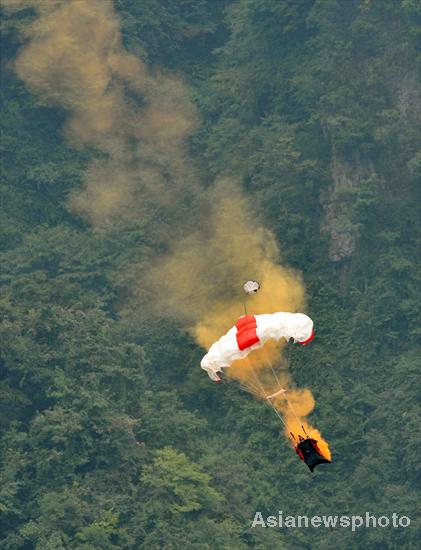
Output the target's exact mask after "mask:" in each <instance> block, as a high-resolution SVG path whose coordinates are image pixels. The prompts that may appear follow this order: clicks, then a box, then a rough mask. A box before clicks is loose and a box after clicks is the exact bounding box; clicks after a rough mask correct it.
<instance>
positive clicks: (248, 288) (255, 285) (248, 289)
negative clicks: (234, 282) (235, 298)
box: [243, 281, 260, 294]
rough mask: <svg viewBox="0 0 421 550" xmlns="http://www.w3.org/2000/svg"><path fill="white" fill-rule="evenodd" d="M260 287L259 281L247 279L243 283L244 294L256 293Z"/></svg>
mask: <svg viewBox="0 0 421 550" xmlns="http://www.w3.org/2000/svg"><path fill="white" fill-rule="evenodd" d="M259 289H260V283H259V282H257V281H247V282H246V283H244V284H243V290H244V292H245V293H246V294H256V292H257V291H258V290H259Z"/></svg>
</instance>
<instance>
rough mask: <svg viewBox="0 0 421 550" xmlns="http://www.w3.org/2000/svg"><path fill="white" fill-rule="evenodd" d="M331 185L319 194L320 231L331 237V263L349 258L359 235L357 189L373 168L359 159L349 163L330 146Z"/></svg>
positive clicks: (371, 172)
mask: <svg viewBox="0 0 421 550" xmlns="http://www.w3.org/2000/svg"><path fill="white" fill-rule="evenodd" d="M330 172H331V176H332V185H331V186H330V188H329V189H328V190H327V192H326V193H325V194H324V195H323V196H322V206H323V208H324V211H325V218H324V222H323V225H322V231H324V232H325V233H327V234H328V235H329V238H330V245H329V258H330V260H331V261H332V262H339V261H341V260H344V259H347V258H351V256H352V254H353V252H354V250H355V246H356V239H357V236H358V225H357V224H356V223H355V221H354V220H353V217H354V216H353V213H354V205H355V201H356V200H357V191H358V188H359V186H360V183H361V182H362V181H363V179H366V178H367V177H368V176H369V175H370V174H373V172H374V170H373V167H372V166H370V165H368V164H367V163H365V164H364V163H362V162H361V161H360V160H359V159H358V158H357V159H356V160H355V163H353V164H352V165H351V164H350V163H349V162H348V161H345V160H344V159H343V158H341V157H340V156H339V155H338V154H337V152H336V150H335V148H334V147H333V148H332V160H331V164H330Z"/></svg>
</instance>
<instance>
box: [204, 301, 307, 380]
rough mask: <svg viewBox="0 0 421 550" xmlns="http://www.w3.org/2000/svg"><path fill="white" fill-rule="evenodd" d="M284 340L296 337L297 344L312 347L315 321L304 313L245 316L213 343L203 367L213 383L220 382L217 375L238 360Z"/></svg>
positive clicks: (205, 357)
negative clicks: (267, 345)
mask: <svg viewBox="0 0 421 550" xmlns="http://www.w3.org/2000/svg"><path fill="white" fill-rule="evenodd" d="M280 338H285V339H286V340H289V339H290V338H293V339H294V342H295V343H297V344H301V345H305V344H308V343H309V342H311V340H313V338H314V331H313V321H312V320H311V319H310V317H307V315H304V314H303V313H285V312H278V313H267V314H263V315H243V316H242V317H240V318H239V319H238V321H237V323H236V325H235V326H234V327H232V328H231V329H230V330H229V331H228V332H227V333H226V334H225V335H224V336H222V337H221V338H220V339H219V340H218V341H217V342H215V343H214V344H212V346H211V347H210V349H209V351H208V353H207V354H206V355H205V356H204V357H203V359H202V361H201V363H200V366H201V367H202V369H204V370H205V371H206V372H207V373H208V375H209V377H210V378H211V379H212V380H214V381H215V382H220V380H221V379H220V377H219V376H218V374H217V373H218V372H222V369H223V368H227V367H229V366H230V365H231V363H232V362H233V361H236V360H237V359H244V357H247V355H249V353H251V352H252V351H253V350H255V349H258V348H261V347H262V346H264V345H265V343H266V342H267V341H268V340H271V339H273V340H279V339H280Z"/></svg>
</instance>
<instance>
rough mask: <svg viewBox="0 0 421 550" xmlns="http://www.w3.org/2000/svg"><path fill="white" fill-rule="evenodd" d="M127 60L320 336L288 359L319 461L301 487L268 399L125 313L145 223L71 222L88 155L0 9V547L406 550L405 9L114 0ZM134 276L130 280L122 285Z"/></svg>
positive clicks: (411, 299)
mask: <svg viewBox="0 0 421 550" xmlns="http://www.w3.org/2000/svg"><path fill="white" fill-rule="evenodd" d="M115 7H116V9H117V10H118V12H119V14H120V16H121V18H122V32H123V35H124V40H125V46H126V47H127V48H128V49H129V50H130V51H133V52H135V53H136V54H137V55H141V56H142V57H143V59H145V60H146V61H147V62H148V63H149V64H150V65H151V66H155V65H156V66H160V67H164V68H167V69H169V70H171V71H178V72H181V73H182V74H183V76H184V78H185V79H186V80H187V81H188V83H189V85H190V87H191V90H192V94H193V96H194V99H195V102H196V104H197V107H198V109H199V112H200V114H201V119H202V120H201V125H200V128H199V129H198V131H197V132H196V133H195V135H194V137H193V138H192V140H191V144H190V146H191V150H192V155H193V159H194V161H195V162H196V163H197V165H198V166H200V167H201V170H202V172H203V174H204V178H207V179H208V184H209V185H212V181H213V180H214V178H215V177H217V176H220V175H222V174H234V175H235V176H236V177H238V176H240V177H241V178H242V180H243V182H244V187H245V189H246V191H247V193H248V194H249V195H250V196H252V197H253V200H254V201H255V204H256V208H258V209H259V210H260V211H261V212H262V215H263V217H264V220H265V223H266V225H267V226H269V227H270V228H272V230H273V231H274V233H275V234H276V237H277V239H278V241H279V244H280V246H281V249H282V253H283V258H284V260H285V262H286V263H288V264H289V265H291V266H293V267H295V268H297V269H299V270H300V271H301V272H302V273H303V276H304V281H305V284H306V288H307V292H308V297H309V311H310V314H311V316H312V317H313V318H314V319H315V320H316V324H317V328H318V339H317V340H316V342H315V343H314V345H313V346H312V347H311V348H308V349H306V352H305V353H299V352H298V353H291V354H290V355H291V357H290V360H291V362H292V365H291V368H292V370H293V373H294V378H295V380H296V382H297V383H298V385H302V386H305V385H308V386H309V387H311V388H312V390H313V391H314V393H315V395H316V398H317V402H318V406H317V409H316V411H315V415H314V419H315V423H316V424H317V426H318V427H320V429H321V430H322V431H323V433H324V434H326V436H327V438H328V440H329V441H330V444H331V448H332V452H333V459H334V462H333V463H332V464H331V465H330V466H329V467H323V466H322V467H320V469H319V470H318V471H316V473H315V474H314V475H313V476H311V475H310V474H309V472H308V470H307V469H306V468H305V467H304V465H303V464H302V463H301V462H300V461H299V460H297V458H296V457H295V456H294V453H293V452H291V449H290V448H289V447H288V445H287V443H286V442H285V441H284V439H283V438H282V437H281V436H280V434H279V425H278V424H277V422H276V418H272V416H271V415H270V411H269V410H267V409H266V408H265V407H264V406H263V405H262V404H261V403H259V402H257V401H254V400H252V399H251V398H250V396H248V395H247V394H240V393H239V392H238V391H237V390H236V389H235V388H233V387H231V386H230V385H224V386H222V387H214V385H212V384H210V383H208V380H207V379H206V376H204V375H203V373H202V372H199V371H200V369H199V368H198V362H199V360H200V357H201V354H202V350H200V349H199V348H197V346H196V345H195V344H194V342H193V341H192V339H191V337H190V336H189V335H188V334H187V333H186V332H185V330H184V329H183V327H181V326H178V325H177V324H174V323H173V322H172V321H169V320H166V319H157V320H154V321H153V323H152V325H151V326H149V327H145V326H144V325H140V326H139V325H137V324H135V323H133V322H131V320H130V315H122V314H121V313H120V311H121V307H120V306H121V304H124V303H125V301H127V300H129V299H130V297H129V293H128V290H127V288H126V278H127V271H128V270H130V266H131V265H133V263H134V262H136V261H138V262H141V261H142V257H143V254H144V252H145V251H146V250H147V248H148V247H149V246H151V244H150V240H151V236H150V234H149V232H148V227H147V224H146V225H145V224H143V225H142V224H136V225H133V226H131V227H127V226H125V227H124V228H116V229H115V230H113V231H110V232H106V233H100V232H93V231H92V230H91V228H90V227H89V226H88V225H86V224H84V223H83V222H82V221H81V220H80V218H78V217H76V216H74V215H73V214H71V213H70V212H69V210H68V209H67V206H66V204H67V197H68V195H69V192H70V191H71V190H72V189H73V188H75V187H77V186H78V185H79V184H80V179H81V174H82V173H83V171H84V168H85V166H86V162H87V161H88V159H89V155H90V154H91V153H90V152H89V151H87V150H76V149H73V148H71V147H70V145H69V144H68V143H66V142H65V141H64V140H63V137H62V134H61V126H62V122H63V117H64V116H65V114H64V113H63V112H62V111H61V110H60V109H54V108H52V107H46V106H40V105H39V103H38V102H37V100H36V98H35V97H33V96H32V95H31V93H30V92H29V91H28V89H27V88H26V87H25V84H24V83H23V82H21V81H19V80H18V79H17V77H16V75H15V74H14V72H13V71H12V70H11V69H10V60H11V59H13V57H14V56H15V55H16V51H17V49H18V48H19V45H20V38H19V37H18V35H17V33H16V27H17V26H18V25H19V21H20V18H22V17H28V14H27V12H24V13H23V15H22V14H19V15H13V16H10V17H4V18H3V35H2V51H3V60H2V98H1V101H2V113H3V116H2V120H3V134H2V137H1V146H2V180H1V191H2V199H1V200H2V219H1V228H2V241H1V260H0V261H1V267H2V270H1V271H2V275H1V291H2V294H1V304H0V308H1V318H2V322H1V325H0V339H1V356H0V361H1V363H0V369H1V371H0V398H1V399H0V422H1V428H2V436H1V440H0V448H1V456H2V469H1V478H0V480H1V481H0V533H1V537H2V538H1V543H0V545H1V547H2V548H5V549H9V550H12V549H13V550H14V549H18V548H20V549H25V550H29V549H37V550H44V549H48V550H59V549H60V550H61V549H65V548H66V549H67V548H69V549H75V550H76V549H77V550H99V549H104V550H111V549H117V548H122V549H141V548H144V549H148V550H151V549H158V548H159V549H160V548H166V549H174V550H175V549H177V550H178V549H197V550H199V549H200V550H202V549H203V550H205V549H229V550H231V549H232V550H239V549H242V548H248V547H250V548H261V549H266V548H279V549H283V548H285V549H293V548H298V547H299V548H316V547H320V548H344V549H345V548H364V549H379V550H380V549H382V550H384V549H387V548H390V549H392V548H397V547H401V548H408V549H410V548H413V549H415V548H417V547H418V545H417V543H418V540H419V538H418V537H419V531H418V532H417V526H416V510H417V493H416V489H417V483H419V467H420V466H419V460H418V447H419V415H418V413H419V411H418V406H417V403H418V399H419V394H418V391H417V387H416V367H417V358H418V357H417V355H418V352H419V350H417V347H416V346H417V313H418V309H417V306H418V304H417V290H418V289H419V281H418V280H417V257H418V256H417V254H418V249H417V243H418V241H417V223H418V222H419V210H418V208H417V201H418V200H419V196H418V192H417V191H418V190H417V185H416V184H417V183H419V176H420V171H421V156H420V153H419V145H420V140H419V122H420V102H419V95H418V93H419V91H418V89H417V88H418V85H419V72H418V71H419V67H418V65H417V61H418V59H419V57H417V55H419V53H418V52H417V46H418V45H419V41H420V5H419V2H417V0H283V1H276V0H236V1H229V0H224V1H222V0H221V1H218V2H214V1H213V0H199V1H197V0H183V1H180V2H170V1H167V0H148V1H140V0H135V1H133V0H117V1H116V2H115ZM122 273H125V276H123V275H122ZM257 510H258V511H261V512H262V513H263V514H271V513H272V514H277V512H278V510H282V511H283V512H284V514H290V515H298V514H299V515H308V516H313V515H322V514H335V513H336V514H360V515H364V514H365V512H366V511H369V512H370V513H371V514H375V515H377V516H381V515H386V516H391V515H392V513H394V512H395V513H397V514H400V515H406V516H408V517H410V518H411V519H412V524H411V526H410V527H408V528H406V529H393V528H384V529H382V528H377V529H364V528H362V529H360V530H358V531H356V532H355V533H353V532H351V530H350V529H323V528H319V529H316V528H309V529H283V530H279V529H263V528H255V529H251V522H252V519H253V517H254V513H255V511H257Z"/></svg>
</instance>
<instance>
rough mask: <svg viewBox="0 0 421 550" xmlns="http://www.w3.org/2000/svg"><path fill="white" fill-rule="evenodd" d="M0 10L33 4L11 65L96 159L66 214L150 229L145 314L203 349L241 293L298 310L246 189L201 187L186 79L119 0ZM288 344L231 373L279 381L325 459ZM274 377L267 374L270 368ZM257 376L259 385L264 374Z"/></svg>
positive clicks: (269, 308) (292, 418) (294, 290)
mask: <svg viewBox="0 0 421 550" xmlns="http://www.w3.org/2000/svg"><path fill="white" fill-rule="evenodd" d="M2 4H3V8H4V9H5V10H6V11H8V12H12V11H16V10H19V9H21V8H32V9H33V10H34V11H35V13H36V17H35V19H34V20H33V21H32V22H31V23H30V24H28V25H27V26H26V28H25V30H24V39H25V43H24V45H23V47H22V49H21V50H20V52H19V54H18V56H17V59H16V62H15V68H16V72H17V74H18V76H19V77H20V78H21V79H22V80H23V81H24V82H25V83H26V85H27V86H28V87H29V89H30V90H31V91H32V93H33V94H34V95H35V96H36V97H37V98H38V100H39V102H40V103H42V104H44V105H51V106H56V107H59V108H61V109H64V110H65V112H66V114H67V116H66V123H65V126H64V128H63V135H64V137H65V139H66V140H68V142H69V143H70V144H71V145H72V146H74V147H77V148H84V147H89V148H90V149H91V150H92V152H93V160H92V162H91V163H90V165H89V166H88V168H87V170H86V173H85V176H84V181H83V185H82V186H81V188H80V189H78V190H76V191H75V192H74V193H73V194H72V196H71V197H70V199H69V208H70V209H71V210H72V211H73V212H74V213H75V214H78V215H80V216H82V217H84V218H85V219H86V220H88V221H89V222H90V223H91V225H92V227H93V228H94V230H106V229H107V228H109V227H113V226H115V225H116V224H128V223H131V222H139V221H141V223H143V224H144V226H145V227H147V228H148V229H149V231H150V232H152V233H153V234H154V242H155V244H156V247H157V249H159V250H165V253H162V252H161V253H156V255H155V257H154V258H152V261H150V262H149V264H148V267H147V268H145V266H140V270H142V283H141V284H140V283H139V284H138V285H137V286H136V288H135V289H133V290H134V293H135V294H136V295H137V299H138V302H139V303H140V304H141V303H142V301H145V300H146V301H147V302H148V306H149V307H148V311H151V309H153V310H154V311H155V314H156V315H161V316H162V315H165V316H173V317H174V318H176V319H177V320H179V321H180V322H181V323H183V325H184V326H186V327H187V328H188V329H189V330H190V331H191V333H192V334H193V335H194V336H195V338H196V340H197V342H198V343H199V344H200V345H202V346H203V347H205V348H206V347H209V345H210V344H211V343H212V342H213V341H214V340H216V339H218V338H219V337H220V336H221V334H223V333H224V332H226V330H227V329H228V328H229V327H230V326H232V324H233V323H234V322H235V320H236V319H237V318H238V317H239V316H240V315H242V314H243V310H242V308H243V305H242V298H243V296H242V295H241V294H240V292H242V290H241V286H242V284H243V283H244V281H246V280H247V279H250V278H252V279H257V280H259V281H260V283H261V284H262V290H261V292H260V293H258V294H257V295H256V296H255V297H254V299H253V302H252V304H250V307H252V309H253V311H252V312H253V313H271V312H275V311H297V310H302V309H303V308H304V306H305V303H304V289H303V285H302V281H301V279H300V277H299V276H298V275H297V273H294V272H293V271H291V270H289V269H287V268H285V267H282V266H281V264H280V257H279V251H278V249H277V246H276V243H275V239H274V237H273V235H272V234H271V233H270V232H269V231H268V230H267V229H265V228H263V227H262V224H261V223H260V222H259V219H258V216H256V215H255V210H256V208H255V205H254V204H253V201H252V199H251V198H249V197H246V196H245V195H244V193H243V191H242V190H241V186H240V185H239V184H238V182H235V181H233V180H232V179H231V180H227V179H225V180H224V179H221V180H220V181H218V182H216V183H215V184H214V185H213V186H212V187H211V189H210V190H206V189H205V187H204V186H203V185H202V184H201V183H200V180H199V178H198V175H197V171H196V169H195V167H194V165H193V163H192V160H191V158H190V157H189V153H188V147H187V140H188V137H189V136H190V135H191V134H192V132H193V131H194V130H195V129H196V128H197V126H198V124H199V117H198V115H197V113H196V110H195V107H194V105H193V103H192V101H191V99H190V98H189V90H188V88H187V87H186V86H185V85H184V83H183V81H182V79H181V78H179V77H178V76H175V75H170V74H166V73H165V72H163V71H156V70H152V69H151V68H149V67H148V66H146V64H145V63H144V62H143V61H142V60H141V59H139V58H137V57H135V56H134V55H132V54H130V53H129V52H128V51H127V50H126V49H125V48H124V46H123V42H122V36H121V32H120V21H119V18H118V15H117V14H116V13H115V11H114V9H113V3H112V1H111V0H49V1H42V0H19V1H17V0H3V3H2ZM281 347H282V346H278V345H272V346H271V345H269V346H265V348H264V349H263V350H259V351H255V352H253V353H252V354H251V356H249V358H247V359H246V360H244V361H242V363H241V365H237V366H233V367H232V368H231V370H230V375H231V376H233V377H235V378H237V379H238V380H239V381H240V382H241V383H242V384H244V385H245V386H246V387H247V388H248V389H249V390H250V391H251V392H252V393H254V394H256V395H258V396H259V397H264V395H270V394H271V393H274V392H276V390H277V389H279V384H280V385H281V386H282V387H283V388H286V389H287V390H288V393H287V395H288V401H286V400H285V398H284V397H282V395H280V396H279V398H274V399H273V404H274V406H275V407H276V408H277V410H279V411H280V412H281V413H282V415H283V418H284V420H285V423H286V430H285V433H286V435H287V436H288V437H290V435H289V432H290V431H292V432H293V433H299V432H300V431H301V425H304V427H305V428H306V430H307V432H308V433H309V434H310V435H314V436H315V437H316V439H318V440H319V442H320V446H321V447H322V448H323V447H324V448H323V449H322V450H324V451H325V452H326V453H328V449H327V444H325V443H322V441H321V436H320V434H319V433H318V432H317V431H316V430H314V429H313V428H311V426H309V424H308V423H307V422H306V420H305V417H306V416H307V415H308V414H309V413H310V412H311V411H312V410H313V408H314V399H313V397H312V394H311V392H310V391H309V390H308V389H304V390H298V389H294V384H293V382H292V380H291V378H290V375H289V373H288V370H287V368H286V366H285V362H284V363H283V364H282V359H280V350H281ZM280 364H281V367H282V368H281V369H280V370H279V369H277V371H278V374H277V377H278V379H276V377H275V378H273V377H272V378H271V377H270V376H269V374H270V372H271V371H272V368H273V367H274V366H276V367H278V366H279V365H280ZM256 377H257V379H256Z"/></svg>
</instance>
